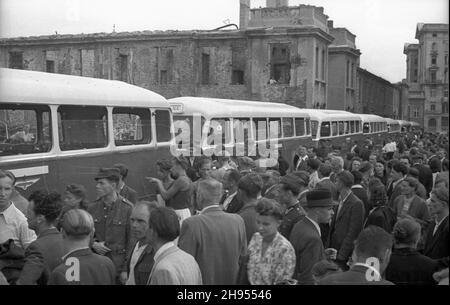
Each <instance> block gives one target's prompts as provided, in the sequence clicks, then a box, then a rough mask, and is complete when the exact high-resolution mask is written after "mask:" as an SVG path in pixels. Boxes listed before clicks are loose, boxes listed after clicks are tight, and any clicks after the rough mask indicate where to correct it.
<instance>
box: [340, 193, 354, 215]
mask: <svg viewBox="0 0 450 305" xmlns="http://www.w3.org/2000/svg"><path fill="white" fill-rule="evenodd" d="M351 194H352V192H351V191H350V192H348V194H347V196H345V197H344V199H342V200H339V206H338V210H337V215H336V216H339V213H340V212H341V209H342V206H343V205H344V202H345V201H346V200H347V199H348V196H350V195H351Z"/></svg>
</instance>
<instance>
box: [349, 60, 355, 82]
mask: <svg viewBox="0 0 450 305" xmlns="http://www.w3.org/2000/svg"><path fill="white" fill-rule="evenodd" d="M354 69H355V64H354V63H352V70H351V75H350V78H351V82H350V83H351V85H352V88H353V71H354Z"/></svg>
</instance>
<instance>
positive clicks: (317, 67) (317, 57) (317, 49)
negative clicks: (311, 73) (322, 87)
mask: <svg viewBox="0 0 450 305" xmlns="http://www.w3.org/2000/svg"><path fill="white" fill-rule="evenodd" d="M316 79H319V48H317V47H316Z"/></svg>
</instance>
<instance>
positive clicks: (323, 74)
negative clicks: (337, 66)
mask: <svg viewBox="0 0 450 305" xmlns="http://www.w3.org/2000/svg"><path fill="white" fill-rule="evenodd" d="M325 56H326V55H325V50H322V80H323V81H325Z"/></svg>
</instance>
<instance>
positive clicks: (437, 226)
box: [433, 215, 448, 236]
mask: <svg viewBox="0 0 450 305" xmlns="http://www.w3.org/2000/svg"><path fill="white" fill-rule="evenodd" d="M447 217H448V215H447V216H445V217H444V218H442V219H441V221H439V222H436V225H435V226H434V229H433V236H434V234H436V232H437V230H438V228H439V226H440V225H441V223H442V222H443V221H444V220H445V219H446V218H447Z"/></svg>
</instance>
